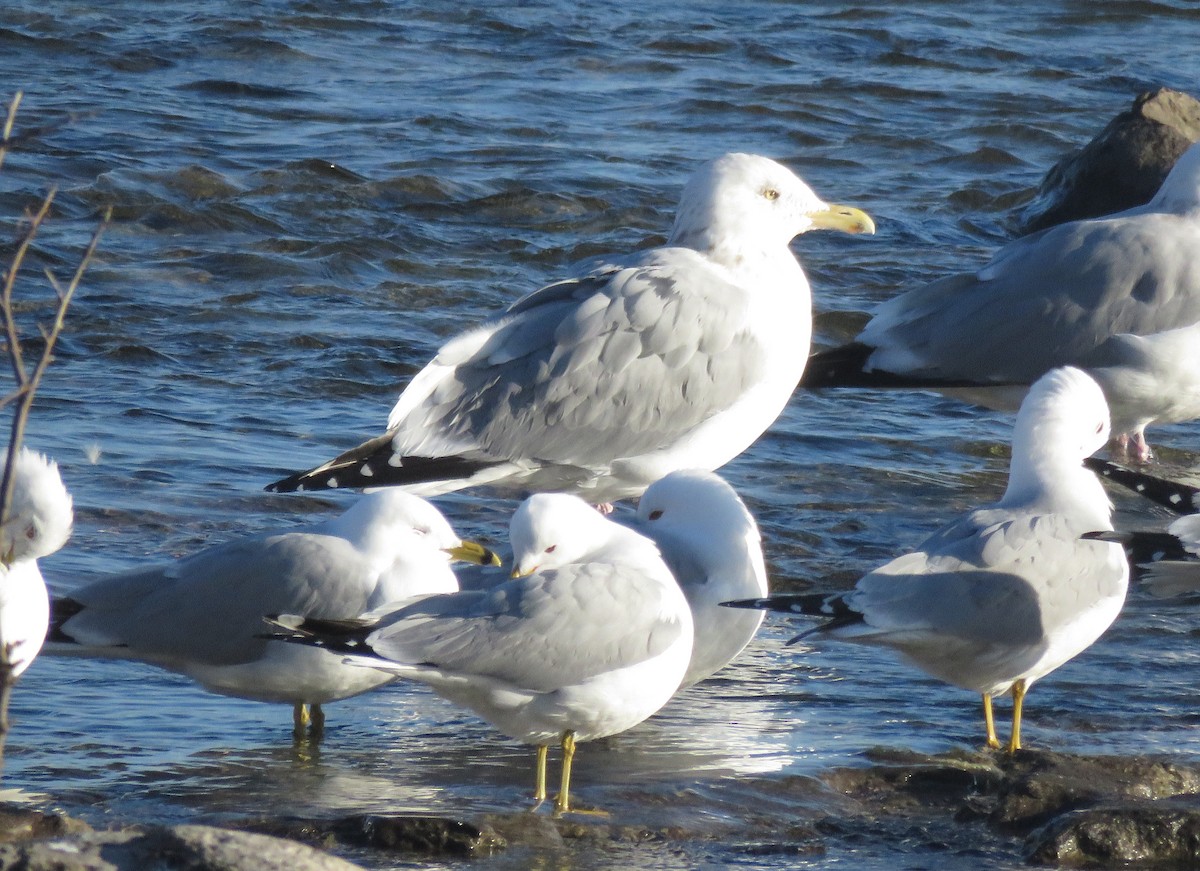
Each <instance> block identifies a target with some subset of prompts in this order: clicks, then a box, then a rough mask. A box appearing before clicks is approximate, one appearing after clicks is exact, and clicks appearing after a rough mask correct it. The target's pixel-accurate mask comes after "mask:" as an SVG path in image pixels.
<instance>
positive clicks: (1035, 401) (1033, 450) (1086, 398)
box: [1013, 366, 1110, 465]
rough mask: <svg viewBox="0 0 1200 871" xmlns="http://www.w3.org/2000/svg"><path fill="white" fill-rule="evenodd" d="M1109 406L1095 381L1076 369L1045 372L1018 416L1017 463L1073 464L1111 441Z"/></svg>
mask: <svg viewBox="0 0 1200 871" xmlns="http://www.w3.org/2000/svg"><path fill="white" fill-rule="evenodd" d="M1109 434H1110V422H1109V404H1108V402H1105V400H1104V392H1103V391H1102V390H1100V385H1099V384H1097V383H1096V379H1093V378H1092V377H1091V376H1088V374H1087V373H1086V372H1084V371H1082V370H1078V368H1075V367H1074V366H1063V367H1061V368H1056V370H1050V371H1049V372H1046V373H1045V374H1044V376H1042V377H1040V378H1039V379H1038V380H1037V382H1034V383H1033V386H1031V388H1030V392H1028V394H1027V395H1026V397H1025V401H1024V402H1022V403H1021V410H1020V412H1018V415H1016V430H1015V432H1014V434H1013V461H1014V464H1015V463H1016V461H1018V457H1019V456H1025V457H1032V456H1038V455H1048V456H1054V457H1061V458H1062V459H1063V461H1066V462H1068V463H1070V464H1072V465H1079V463H1081V462H1082V459H1084V458H1085V457H1090V456H1092V455H1093V453H1096V451H1098V450H1099V449H1100V447H1103V446H1104V445H1105V444H1106V443H1108V440H1109Z"/></svg>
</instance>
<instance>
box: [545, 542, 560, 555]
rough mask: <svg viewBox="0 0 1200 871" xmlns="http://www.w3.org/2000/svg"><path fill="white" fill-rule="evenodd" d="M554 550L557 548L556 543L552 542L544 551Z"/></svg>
mask: <svg viewBox="0 0 1200 871" xmlns="http://www.w3.org/2000/svg"><path fill="white" fill-rule="evenodd" d="M556 550H558V545H557V544H552V545H550V546H549V547H548V548H546V553H554V552H555V551H556Z"/></svg>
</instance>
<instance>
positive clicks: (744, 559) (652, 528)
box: [633, 469, 767, 687]
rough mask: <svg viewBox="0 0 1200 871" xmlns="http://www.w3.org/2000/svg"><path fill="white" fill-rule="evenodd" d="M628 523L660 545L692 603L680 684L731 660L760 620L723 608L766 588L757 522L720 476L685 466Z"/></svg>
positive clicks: (654, 487) (654, 489) (652, 491)
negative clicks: (687, 659) (687, 660)
mask: <svg viewBox="0 0 1200 871" xmlns="http://www.w3.org/2000/svg"><path fill="white" fill-rule="evenodd" d="M633 528H634V529H636V530H638V531H639V532H641V533H642V534H644V535H646V536H647V537H649V538H651V539H653V540H654V543H655V544H657V545H658V549H659V550H660V551H661V552H662V555H663V559H664V560H665V561H666V563H667V565H668V566H669V567H670V569H671V571H672V573H674V575H675V579H676V580H677V581H678V582H679V586H680V587H681V588H682V589H683V594H684V595H685V596H686V597H687V600H688V604H689V605H691V608H692V621H693V624H694V626H695V640H694V642H693V644H692V662H691V665H690V666H688V671H687V674H686V675H685V676H684V678H683V686H685V687H687V686H691V685H692V684H694V683H698V682H699V681H702V680H704V679H705V678H707V677H710V676H711V675H713V674H715V673H716V672H717V671H719V670H720V669H722V668H724V667H725V666H726V665H728V664H729V663H730V662H731V661H732V660H733V659H734V657H736V656H737V655H738V654H739V653H741V652H742V650H743V648H745V646H746V645H747V644H748V643H749V642H750V639H752V638H753V637H754V633H755V632H757V631H758V627H759V625H760V624H761V623H762V619H763V616H764V614H763V613H762V612H761V611H735V610H730V609H728V608H722V607H720V604H721V602H724V601H726V600H728V599H734V598H745V597H749V596H756V597H759V596H765V595H767V567H766V564H765V562H764V561H763V552H762V536H761V535H760V534H759V531H758V524H757V523H755V522H754V517H753V516H752V515H751V514H750V511H749V510H748V509H747V508H746V505H745V503H744V502H742V500H741V497H739V496H738V494H737V491H736V490H734V489H733V488H732V487H731V486H729V484H727V483H726V482H725V481H723V480H722V479H721V478H720V477H718V476H717V475H715V474H714V473H712V472H705V471H701V470H698V469H685V470H680V471H678V472H672V473H671V474H669V475H666V476H665V477H663V478H661V479H660V480H658V481H655V482H654V483H653V484H651V485H650V486H649V487H648V488H647V489H646V492H645V493H643V494H642V497H641V499H639V500H638V507H637V520H636V521H635V522H634V524H633Z"/></svg>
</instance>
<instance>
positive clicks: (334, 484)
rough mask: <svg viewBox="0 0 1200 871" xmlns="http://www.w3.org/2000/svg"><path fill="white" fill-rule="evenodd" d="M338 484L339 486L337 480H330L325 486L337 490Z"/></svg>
mask: <svg viewBox="0 0 1200 871" xmlns="http://www.w3.org/2000/svg"><path fill="white" fill-rule="evenodd" d="M337 484H338V482H337V478H330V479H329V480H328V481H326V482H325V486H326V487H329V488H330V489H334V488H336V487H337Z"/></svg>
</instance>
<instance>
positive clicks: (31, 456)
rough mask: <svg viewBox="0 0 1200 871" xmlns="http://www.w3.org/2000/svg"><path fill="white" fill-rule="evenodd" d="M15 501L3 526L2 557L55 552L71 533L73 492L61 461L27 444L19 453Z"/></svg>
mask: <svg viewBox="0 0 1200 871" xmlns="http://www.w3.org/2000/svg"><path fill="white" fill-rule="evenodd" d="M13 474H14V480H13V495H12V504H11V505H10V506H9V511H8V515H7V518H8V519H7V520H6V521H5V523H4V525H3V527H0V561H3V563H4V564H5V565H11V564H12V563H14V562H18V561H20V560H24V559H39V558H40V557H44V556H47V555H49V554H52V553H54V552H55V551H56V550H58V549H59V548H61V547H62V546H63V545H64V544H66V543H67V539H68V538H70V537H71V526H72V524H73V523H74V520H75V514H74V512H73V510H72V503H71V494H70V493H68V492H67V488H66V487H65V486H63V482H62V477H61V476H60V475H59V473H58V464H57V463H55V462H54V461H53V460H49V459H47V458H46V457H44V456H42V455H41V454H37V453H34V452H33V451H30V450H28V449H27V448H21V450H20V451H19V452H18V453H17V457H16V462H15V468H14V470H13Z"/></svg>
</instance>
